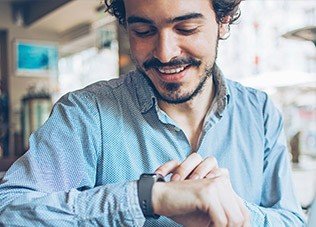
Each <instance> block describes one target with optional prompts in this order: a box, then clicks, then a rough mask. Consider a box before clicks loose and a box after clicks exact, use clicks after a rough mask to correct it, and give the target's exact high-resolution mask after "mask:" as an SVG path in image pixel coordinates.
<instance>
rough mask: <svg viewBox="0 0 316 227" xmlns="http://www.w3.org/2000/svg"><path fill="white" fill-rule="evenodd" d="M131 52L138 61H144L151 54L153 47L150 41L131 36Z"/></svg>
mask: <svg viewBox="0 0 316 227" xmlns="http://www.w3.org/2000/svg"><path fill="white" fill-rule="evenodd" d="M129 41H130V48H131V54H132V55H133V57H134V58H135V60H136V61H137V62H138V63H142V62H144V61H145V60H146V58H148V56H150V53H151V48H150V45H148V42H146V41H142V40H138V39H135V38H130V39H129Z"/></svg>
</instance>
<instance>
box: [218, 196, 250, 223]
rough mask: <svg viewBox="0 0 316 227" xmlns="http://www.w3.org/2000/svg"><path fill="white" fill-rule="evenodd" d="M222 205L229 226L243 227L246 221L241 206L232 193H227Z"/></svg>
mask: <svg viewBox="0 0 316 227" xmlns="http://www.w3.org/2000/svg"><path fill="white" fill-rule="evenodd" d="M222 203H223V207H224V211H225V214H226V217H227V221H228V222H227V226H230V227H238V226H243V224H244V220H245V219H244V216H243V213H242V211H241V208H240V206H239V203H238V202H237V200H236V199H235V198H234V196H231V194H230V193H228V194H227V193H225V196H223V200H222Z"/></svg>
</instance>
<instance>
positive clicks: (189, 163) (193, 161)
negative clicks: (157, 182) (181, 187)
mask: <svg viewBox="0 0 316 227" xmlns="http://www.w3.org/2000/svg"><path fill="white" fill-rule="evenodd" d="M202 160H203V159H202V157H201V155H199V154H198V153H192V154H190V155H189V156H188V157H187V158H186V159H185V160H184V161H183V162H182V163H181V164H180V165H179V166H178V168H177V169H176V170H175V171H174V173H173V175H172V177H171V180H172V181H178V180H184V179H186V178H187V177H188V176H189V175H190V173H191V172H192V171H193V170H194V169H195V168H196V167H197V166H198V165H199V164H200V163H201V162H202Z"/></svg>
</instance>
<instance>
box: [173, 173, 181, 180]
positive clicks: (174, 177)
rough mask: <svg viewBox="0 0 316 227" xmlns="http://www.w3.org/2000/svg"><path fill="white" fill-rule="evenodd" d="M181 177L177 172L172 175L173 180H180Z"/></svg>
mask: <svg viewBox="0 0 316 227" xmlns="http://www.w3.org/2000/svg"><path fill="white" fill-rule="evenodd" d="M180 179H181V176H180V175H179V174H177V173H176V174H174V175H173V176H172V180H173V181H179V180H180Z"/></svg>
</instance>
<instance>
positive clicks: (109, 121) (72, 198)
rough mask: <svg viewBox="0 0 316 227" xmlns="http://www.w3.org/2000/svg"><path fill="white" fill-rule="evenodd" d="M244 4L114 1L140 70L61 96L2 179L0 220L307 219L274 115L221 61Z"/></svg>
mask: <svg viewBox="0 0 316 227" xmlns="http://www.w3.org/2000/svg"><path fill="white" fill-rule="evenodd" d="M239 2H240V1H239V0H238V1H237V0H236V1H233V0H230V1H229V0H226V1H223V0H172V1H171V0H150V1H149V0H124V1H123V0H114V1H112V2H108V4H107V5H108V7H109V10H110V12H112V13H113V14H114V15H115V16H117V17H118V19H119V21H120V23H121V24H122V25H123V26H125V28H126V30H127V33H128V35H129V41H130V46H131V54H132V56H133V59H134V61H135V64H136V66H137V68H138V70H136V71H135V72H130V73H129V74H127V75H125V76H122V77H121V78H120V79H117V80H112V81H110V82H99V83H96V84H93V85H91V86H88V87H87V88H84V89H83V90H80V91H76V92H72V93H69V94H67V95H66V96H64V97H63V98H61V100H60V101H58V102H57V103H56V104H55V106H54V109H53V111H52V114H51V116H50V118H49V119H48V121H47V122H46V123H45V124H44V126H43V127H42V128H40V129H39V130H38V131H37V132H36V133H34V134H33V135H32V136H31V137H30V149H29V151H28V152H27V153H26V154H25V155H24V156H23V157H22V158H20V159H19V160H18V161H17V162H16V163H15V164H14V165H13V166H12V167H11V168H10V170H9V171H8V172H7V174H6V175H5V177H4V179H3V181H2V183H1V185H0V199H1V205H0V223H1V224H4V225H6V224H16V225H34V226H41V225H62V226H66V225H70V226H73V225H80V226H81V225H82V226H88V225H104V226H142V225H145V226H178V225H179V224H183V225H185V226H249V225H253V226H302V225H303V224H304V221H303V218H302V214H301V211H300V208H299V206H298V204H297V202H296V200H295V197H294V193H293V188H292V184H291V177H290V166H289V162H288V153H287V150H286V142H285V139H284V135H283V129H282V120H281V117H280V114H279V112H278V111H277V110H276V109H275V108H274V106H273V105H272V103H271V101H270V100H269V99H268V98H267V95H266V94H265V93H263V92H260V91H257V90H254V89H251V88H245V87H243V86H241V85H240V84H238V83H235V82H233V81H230V80H227V79H224V78H223V76H222V74H221V72H220V70H219V69H218V67H217V66H216V64H215V59H216V53H217V43H218V40H219V39H221V38H225V37H226V36H227V33H228V32H229V25H230V23H231V22H233V21H234V20H235V19H236V17H238V15H237V14H236V13H237V12H238V5H239ZM154 172H155V174H153V173H154ZM142 173H152V175H150V174H147V175H142V176H141V177H139V176H140V175H141V174H142ZM169 174H170V175H169ZM167 175H169V176H171V179H170V181H168V182H163V181H164V179H163V177H164V176H167ZM138 179H139V180H138ZM159 216H161V217H160V218H159Z"/></svg>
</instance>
